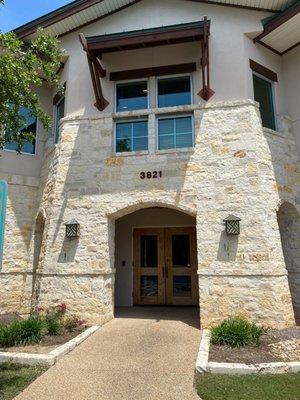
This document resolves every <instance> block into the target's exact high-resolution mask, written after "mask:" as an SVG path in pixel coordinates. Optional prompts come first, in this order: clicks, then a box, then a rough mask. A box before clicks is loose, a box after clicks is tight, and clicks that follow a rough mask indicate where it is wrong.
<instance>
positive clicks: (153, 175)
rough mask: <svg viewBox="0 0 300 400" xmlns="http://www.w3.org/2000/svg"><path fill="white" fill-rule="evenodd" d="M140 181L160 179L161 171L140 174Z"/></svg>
mask: <svg viewBox="0 0 300 400" xmlns="http://www.w3.org/2000/svg"><path fill="white" fill-rule="evenodd" d="M140 178H141V179H157V178H162V171H148V172H141V173H140Z"/></svg>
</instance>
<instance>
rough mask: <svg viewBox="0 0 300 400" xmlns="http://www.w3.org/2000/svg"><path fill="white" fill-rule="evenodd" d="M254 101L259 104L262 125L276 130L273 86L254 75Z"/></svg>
mask: <svg viewBox="0 0 300 400" xmlns="http://www.w3.org/2000/svg"><path fill="white" fill-rule="evenodd" d="M253 87H254V99H255V101H257V102H258V103H259V109H260V114H261V119H262V125H263V126H264V127H266V128H270V129H273V130H275V129H276V122H275V121H276V119H275V107H274V92H273V84H272V83H271V82H270V81H268V80H266V79H263V78H261V77H259V76H257V75H255V74H253Z"/></svg>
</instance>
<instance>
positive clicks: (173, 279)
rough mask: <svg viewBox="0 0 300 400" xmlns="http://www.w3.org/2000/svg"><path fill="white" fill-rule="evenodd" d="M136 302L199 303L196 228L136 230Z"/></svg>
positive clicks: (134, 269)
mask: <svg viewBox="0 0 300 400" xmlns="http://www.w3.org/2000/svg"><path fill="white" fill-rule="evenodd" d="M133 272H134V274H133V302H134V304H135V305H198V304H199V301H198V278H197V255H196V233H195V228H190V227H184V228H142V229H140V228H139V229H135V230H134V232H133Z"/></svg>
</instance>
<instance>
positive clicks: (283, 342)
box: [209, 327, 300, 364]
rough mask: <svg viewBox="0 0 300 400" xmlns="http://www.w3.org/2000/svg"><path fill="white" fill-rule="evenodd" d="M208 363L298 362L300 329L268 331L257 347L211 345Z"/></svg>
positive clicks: (299, 358)
mask: <svg viewBox="0 0 300 400" xmlns="http://www.w3.org/2000/svg"><path fill="white" fill-rule="evenodd" d="M209 361H216V362H235V363H244V364H258V363H265V362H276V361H277V362H278V361H300V327H296V328H289V329H280V330H278V329H270V330H268V331H267V332H266V333H264V334H263V336H262V339H261V344H260V345H259V346H245V347H240V348H231V347H229V346H218V345H214V344H211V346H210V353H209Z"/></svg>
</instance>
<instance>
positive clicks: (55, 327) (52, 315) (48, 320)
mask: <svg viewBox="0 0 300 400" xmlns="http://www.w3.org/2000/svg"><path fill="white" fill-rule="evenodd" d="M45 325H46V329H47V332H48V333H49V335H58V334H59V331H60V330H61V327H62V321H61V314H60V313H59V312H57V310H56V309H50V310H48V311H47V313H46V315H45Z"/></svg>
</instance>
